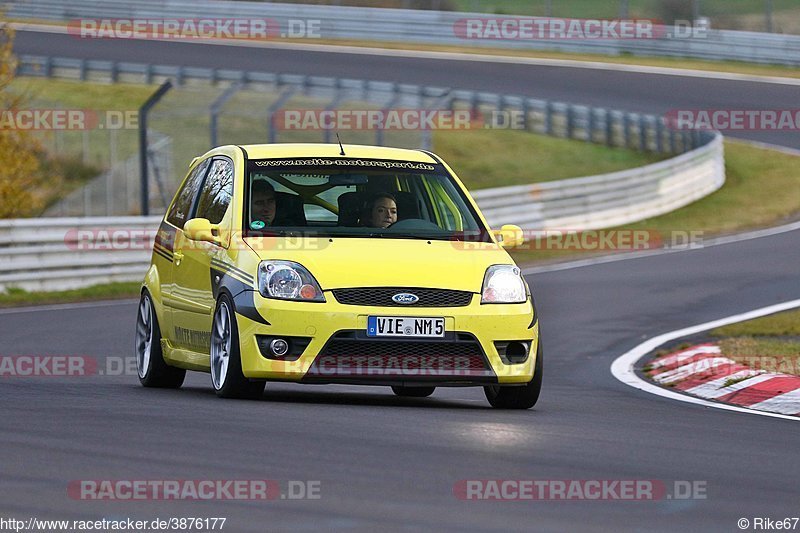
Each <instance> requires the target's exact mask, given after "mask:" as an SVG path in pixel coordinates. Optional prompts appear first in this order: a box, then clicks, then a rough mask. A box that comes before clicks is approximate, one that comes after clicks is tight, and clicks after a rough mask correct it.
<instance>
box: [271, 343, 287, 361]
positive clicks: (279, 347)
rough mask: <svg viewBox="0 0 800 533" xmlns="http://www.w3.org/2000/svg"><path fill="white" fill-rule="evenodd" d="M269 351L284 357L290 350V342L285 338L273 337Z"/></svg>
mask: <svg viewBox="0 0 800 533" xmlns="http://www.w3.org/2000/svg"><path fill="white" fill-rule="evenodd" d="M269 351H270V352H272V354H273V355H277V356H278V357H283V356H284V355H286V352H288V351H289V343H288V342H286V341H285V340H283V339H272V341H271V342H270V343H269Z"/></svg>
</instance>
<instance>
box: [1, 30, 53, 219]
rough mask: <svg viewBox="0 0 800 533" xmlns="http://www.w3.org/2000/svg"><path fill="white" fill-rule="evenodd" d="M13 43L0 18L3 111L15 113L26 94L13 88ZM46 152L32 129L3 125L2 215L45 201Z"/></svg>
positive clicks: (21, 213) (36, 206)
mask: <svg viewBox="0 0 800 533" xmlns="http://www.w3.org/2000/svg"><path fill="white" fill-rule="evenodd" d="M13 44H14V29H13V28H11V27H10V26H9V24H8V22H7V21H6V20H4V19H0V113H14V112H15V111H16V110H18V109H20V108H21V107H22V106H23V105H24V103H25V98H24V96H19V95H14V94H12V93H11V92H10V91H9V85H10V84H11V82H12V81H13V80H14V76H15V75H16V70H17V60H16V57H14V54H13V50H12V47H13ZM43 153H44V151H43V149H42V146H41V144H40V143H39V140H38V139H37V138H36V137H34V136H33V134H32V133H31V132H30V131H27V130H20V129H13V128H6V129H3V128H0V162H2V163H1V164H0V218H11V217H18V216H24V215H27V214H29V213H31V212H32V211H33V212H35V211H36V210H38V209H40V208H41V207H42V206H43V205H44V197H43V195H42V193H41V190H42V187H41V182H42V179H43V177H42V165H41V160H42V157H43ZM53 178H54V179H58V180H59V181H60V177H55V176H54V177H53Z"/></svg>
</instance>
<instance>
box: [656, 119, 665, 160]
mask: <svg viewBox="0 0 800 533" xmlns="http://www.w3.org/2000/svg"><path fill="white" fill-rule="evenodd" d="M656 151H657V152H658V153H659V154H663V153H664V119H663V117H656Z"/></svg>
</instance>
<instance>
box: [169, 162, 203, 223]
mask: <svg viewBox="0 0 800 533" xmlns="http://www.w3.org/2000/svg"><path fill="white" fill-rule="evenodd" d="M209 162H210V160H209V159H206V160H205V161H203V162H202V163H200V164H199V165H197V166H196V167H194V170H192V171H191V172H190V173H189V176H188V177H187V178H186V180H185V181H184V183H183V187H181V189H180V190H179V191H178V193H177V194H176V195H175V201H174V202H173V204H172V208H171V209H170V210H169V214H168V215H167V222H169V223H170V224H172V225H173V226H175V227H176V228H180V229H183V224H184V223H185V222H186V220H187V219H188V217H189V216H190V215H191V211H192V205H193V204H194V199H195V197H196V196H197V191H198V189H199V188H200V184H201V183H203V177H204V176H205V174H206V169H208V165H209Z"/></svg>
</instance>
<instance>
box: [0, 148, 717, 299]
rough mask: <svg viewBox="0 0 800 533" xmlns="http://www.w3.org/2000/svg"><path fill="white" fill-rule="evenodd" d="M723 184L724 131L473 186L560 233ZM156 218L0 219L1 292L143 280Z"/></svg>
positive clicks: (515, 216) (505, 215)
mask: <svg viewBox="0 0 800 533" xmlns="http://www.w3.org/2000/svg"><path fill="white" fill-rule="evenodd" d="M724 182H725V165H724V159H723V146H722V135H720V134H716V135H715V136H714V137H713V139H712V140H711V142H709V143H708V144H706V145H705V146H701V147H700V148H696V149H695V150H692V151H690V152H687V153H685V154H682V155H679V156H677V157H675V158H672V159H669V160H666V161H661V162H659V163H655V164H652V165H647V166H645V167H641V168H636V169H631V170H625V171H622V172H615V173H611V174H604V175H599V176H589V177H584V178H575V179H568V180H561V181H554V182H545V183H539V184H535V185H521V186H513V187H499V188H494V189H483V190H478V191H474V192H473V193H472V194H473V197H474V198H475V200H476V201H477V202H478V205H479V207H480V208H481V211H482V212H483V213H484V215H485V216H486V218H487V219H488V221H489V224H490V225H491V226H492V227H499V226H500V225H502V224H506V223H514V224H518V225H520V226H522V227H523V228H525V229H535V230H536V229H544V230H549V229H556V230H561V231H573V230H587V229H595V228H603V227H611V226H616V225H620V224H625V223H628V222H633V221H636V220H641V219H643V218H649V217H653V216H657V215H660V214H663V213H667V212H669V211H672V210H674V209H677V208H679V207H682V206H684V205H686V204H688V203H691V202H693V201H695V200H698V199H700V198H702V197H703V196H706V195H708V194H710V193H712V192H713V191H715V190H717V189H718V188H720V187H721V186H722V185H723V184H724ZM159 221H160V219H159V218H158V217H147V218H144V217H123V218H120V217H87V218H61V219H58V218H57V219H53V218H50V219H21V220H5V221H0V258H2V262H0V290H4V289H6V288H8V287H19V288H22V289H25V290H64V289H70V288H76V287H83V286H88V285H94V284H98V283H107V282H111V281H135V280H139V279H141V278H142V276H143V275H144V272H145V271H146V269H147V266H148V265H149V263H150V250H151V247H152V239H153V238H154V236H155V231H156V228H157V226H158V223H159Z"/></svg>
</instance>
